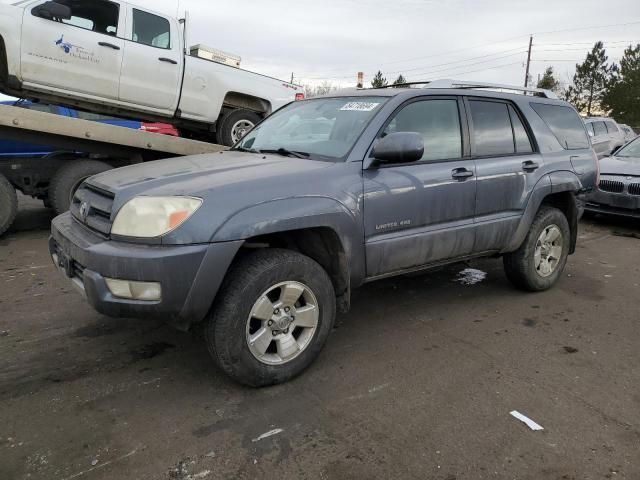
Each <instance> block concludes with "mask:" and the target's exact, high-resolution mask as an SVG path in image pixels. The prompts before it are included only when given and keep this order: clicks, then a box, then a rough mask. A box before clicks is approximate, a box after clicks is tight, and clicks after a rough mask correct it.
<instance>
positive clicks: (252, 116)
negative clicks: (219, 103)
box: [216, 110, 261, 147]
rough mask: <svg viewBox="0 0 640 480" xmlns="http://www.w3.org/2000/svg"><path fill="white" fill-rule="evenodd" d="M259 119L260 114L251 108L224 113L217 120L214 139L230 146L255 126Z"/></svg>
mask: <svg viewBox="0 0 640 480" xmlns="http://www.w3.org/2000/svg"><path fill="white" fill-rule="evenodd" d="M260 120H261V118H260V116H259V115H258V114H257V113H255V112H252V111H251V110H233V111H231V112H229V113H227V114H226V115H224V116H223V117H222V118H221V119H220V121H219V122H218V129H217V132H216V140H217V142H218V143H219V144H221V145H226V146H227V147H232V146H233V145H235V144H236V143H238V142H239V141H240V140H241V139H242V137H244V136H245V135H246V134H247V133H248V132H249V130H251V129H252V128H253V127H255V126H256V125H257V124H258V122H260Z"/></svg>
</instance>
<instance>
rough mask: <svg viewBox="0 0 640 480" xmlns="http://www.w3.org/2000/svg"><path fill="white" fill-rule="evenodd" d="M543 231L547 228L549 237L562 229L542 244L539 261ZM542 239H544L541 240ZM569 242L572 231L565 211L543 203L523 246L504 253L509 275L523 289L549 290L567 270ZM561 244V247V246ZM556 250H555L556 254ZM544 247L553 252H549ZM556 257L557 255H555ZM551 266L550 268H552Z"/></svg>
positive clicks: (505, 265)
mask: <svg viewBox="0 0 640 480" xmlns="http://www.w3.org/2000/svg"><path fill="white" fill-rule="evenodd" d="M543 232H545V235H546V239H551V238H553V237H554V235H555V234H556V233H557V232H559V233H560V237H558V238H556V240H554V241H553V242H551V241H549V243H548V244H547V245H546V246H545V247H542V248H541V250H540V251H541V252H542V255H541V263H538V262H537V261H536V250H537V248H538V246H539V245H541V244H542V243H544V242H543V238H542V237H541V236H542V234H543ZM559 241H560V242H561V244H559ZM539 242H541V243H540V244H539ZM570 242H571V231H570V229H569V222H568V221H567V217H565V215H564V213H562V212H561V211H560V210H558V209H557V208H553V207H547V206H543V207H541V208H540V210H539V211H538V213H537V214H536V216H535V218H534V219H533V223H532V224H531V227H530V229H529V233H528V234H527V237H526V238H525V240H524V242H523V243H522V245H521V246H520V248H519V249H518V250H516V251H515V252H513V253H509V254H506V255H505V256H504V269H505V272H506V274H507V278H508V279H509V280H510V281H511V283H513V284H514V285H515V286H516V287H518V288H520V289H522V290H526V291H530V292H541V291H544V290H548V289H549V288H551V287H552V286H553V285H555V283H556V282H557V281H558V279H559V278H560V275H562V272H563V271H564V267H565V266H566V264H567V258H568V256H569V248H570ZM558 247H560V249H559V250H558ZM545 249H546V250H545ZM554 250H555V251H556V253H555V254H553V251H554ZM545 251H546V252H550V253H549V254H548V255H546V254H545V253H544V252H545ZM556 257H558V258H557V259H556ZM545 258H546V259H548V261H547V260H546V259H545ZM549 269H551V271H550V272H549Z"/></svg>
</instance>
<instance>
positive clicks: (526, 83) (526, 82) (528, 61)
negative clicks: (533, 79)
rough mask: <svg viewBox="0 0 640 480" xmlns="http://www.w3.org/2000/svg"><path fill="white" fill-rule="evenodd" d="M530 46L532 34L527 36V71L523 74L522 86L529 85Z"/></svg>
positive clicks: (531, 44) (531, 45)
mask: <svg viewBox="0 0 640 480" xmlns="http://www.w3.org/2000/svg"><path fill="white" fill-rule="evenodd" d="M531 47H533V35H531V36H530V37H529V54H528V55H527V73H525V75H524V88H527V87H528V86H529V67H531Z"/></svg>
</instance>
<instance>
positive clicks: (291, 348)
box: [204, 249, 336, 387]
mask: <svg viewBox="0 0 640 480" xmlns="http://www.w3.org/2000/svg"><path fill="white" fill-rule="evenodd" d="M335 315H336V297H335V292H334V289H333V285H332V283H331V280H330V279H329V276H328V275H327V272H325V270H324V269H323V268H322V267H321V266H320V265H318V263H316V262H315V261H314V260H312V259H311V258H309V257H306V256H304V255H302V254H300V253H297V252H293V251H290V250H281V249H264V250H258V251H255V252H253V253H251V254H249V255H247V256H245V257H244V258H241V259H240V260H239V261H237V262H236V263H235V264H234V265H233V266H232V267H231V269H230V271H229V273H228V275H227V278H226V279H225V282H224V284H223V286H222V288H221V290H220V292H219V293H218V296H217V299H216V301H215V303H214V306H213V309H212V312H211V315H210V318H209V319H208V321H207V324H206V325H205V328H204V334H205V342H206V344H207V347H208V349H209V353H210V354H211V356H212V357H213V359H214V360H215V361H216V363H217V364H218V365H219V366H220V368H221V369H222V370H223V371H224V372H225V373H226V374H227V375H229V376H230V377H231V378H233V379H234V380H236V381H237V382H239V383H242V384H244V385H248V386H251V387H263V386H266V385H275V384H278V383H283V382H286V381H287V380H290V379H291V378H293V377H295V376H296V375H298V374H300V373H301V372H302V371H303V370H304V369H305V368H307V367H308V366H309V365H310V364H311V363H312V362H313V361H314V360H315V359H316V357H317V356H318V354H319V353H320V350H321V349H322V347H323V346H324V343H325V341H326V340H327V337H328V336H329V333H330V332H331V329H332V328H333V324H334V321H335Z"/></svg>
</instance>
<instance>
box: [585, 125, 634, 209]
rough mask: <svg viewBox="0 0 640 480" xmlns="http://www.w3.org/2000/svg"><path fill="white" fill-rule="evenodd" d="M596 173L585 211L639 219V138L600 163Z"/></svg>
mask: <svg viewBox="0 0 640 480" xmlns="http://www.w3.org/2000/svg"><path fill="white" fill-rule="evenodd" d="M600 172H601V173H600V182H599V184H598V187H597V188H596V190H594V191H593V193H591V194H589V196H588V197H587V204H586V207H585V210H587V211H590V212H594V213H605V214H613V215H623V216H626V217H636V218H640V138H636V139H635V140H633V141H632V142H631V143H629V144H627V145H626V146H624V147H623V148H621V149H620V150H618V151H617V152H616V153H615V155H613V156H611V157H608V158H604V159H602V160H600Z"/></svg>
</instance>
